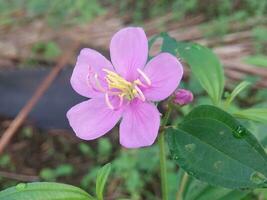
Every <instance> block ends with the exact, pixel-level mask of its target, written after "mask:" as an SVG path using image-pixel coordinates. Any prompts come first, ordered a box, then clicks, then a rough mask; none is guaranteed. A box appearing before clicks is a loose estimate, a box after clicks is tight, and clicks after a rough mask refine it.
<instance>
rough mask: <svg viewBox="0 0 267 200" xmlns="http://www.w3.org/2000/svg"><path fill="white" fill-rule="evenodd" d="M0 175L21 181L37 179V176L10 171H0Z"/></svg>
mask: <svg viewBox="0 0 267 200" xmlns="http://www.w3.org/2000/svg"><path fill="white" fill-rule="evenodd" d="M0 177H4V178H8V179H13V180H17V181H23V182H33V181H39V177H38V176H33V175H24V174H16V173H12V172H3V171H0Z"/></svg>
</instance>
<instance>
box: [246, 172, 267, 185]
mask: <svg viewBox="0 0 267 200" xmlns="http://www.w3.org/2000/svg"><path fill="white" fill-rule="evenodd" d="M250 180H251V181H252V182H253V183H255V184H261V183H264V182H266V181H267V178H266V177H265V176H264V175H263V174H262V173H260V172H253V173H252V174H251V176H250Z"/></svg>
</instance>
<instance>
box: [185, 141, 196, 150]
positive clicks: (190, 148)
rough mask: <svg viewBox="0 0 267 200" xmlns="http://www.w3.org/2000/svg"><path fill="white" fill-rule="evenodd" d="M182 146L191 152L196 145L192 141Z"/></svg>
mask: <svg viewBox="0 0 267 200" xmlns="http://www.w3.org/2000/svg"><path fill="white" fill-rule="evenodd" d="M184 147H185V150H186V151H188V152H192V151H194V150H195V148H196V145H195V144H193V143H192V144H187V145H185V146H184Z"/></svg>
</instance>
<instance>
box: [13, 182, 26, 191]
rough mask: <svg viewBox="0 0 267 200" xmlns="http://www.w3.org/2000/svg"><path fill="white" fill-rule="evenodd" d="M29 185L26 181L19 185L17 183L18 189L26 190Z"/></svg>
mask: <svg viewBox="0 0 267 200" xmlns="http://www.w3.org/2000/svg"><path fill="white" fill-rule="evenodd" d="M26 187H27V184H26V183H19V184H18V185H16V189H17V190H20V191H21V190H24V189H25V188H26Z"/></svg>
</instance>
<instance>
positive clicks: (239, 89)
mask: <svg viewBox="0 0 267 200" xmlns="http://www.w3.org/2000/svg"><path fill="white" fill-rule="evenodd" d="M250 84H251V83H250V82H248V81H242V82H241V83H239V84H238V85H237V86H236V87H235V89H234V90H233V91H232V92H231V94H230V95H229V96H228V97H227V99H226V101H225V106H226V107H227V106H229V105H230V104H231V102H232V101H233V100H234V99H235V97H236V96H237V95H238V94H239V93H240V92H242V91H243V90H244V89H245V88H246V87H247V86H249V85H250Z"/></svg>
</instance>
